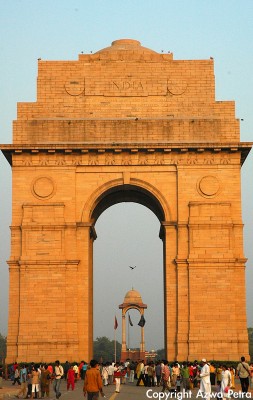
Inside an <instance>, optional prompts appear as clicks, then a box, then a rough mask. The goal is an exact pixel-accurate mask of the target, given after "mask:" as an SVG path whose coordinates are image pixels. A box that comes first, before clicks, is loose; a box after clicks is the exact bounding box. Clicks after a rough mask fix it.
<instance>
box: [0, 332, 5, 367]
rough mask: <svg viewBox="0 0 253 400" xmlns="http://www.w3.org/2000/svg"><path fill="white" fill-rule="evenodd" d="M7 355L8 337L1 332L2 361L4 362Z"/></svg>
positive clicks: (0, 356)
mask: <svg viewBox="0 0 253 400" xmlns="http://www.w3.org/2000/svg"><path fill="white" fill-rule="evenodd" d="M5 357H6V337H5V336H3V335H2V334H1V333H0V363H1V364H2V363H3V361H4V359H5Z"/></svg>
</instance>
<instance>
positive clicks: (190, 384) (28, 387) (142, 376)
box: [0, 357, 253, 400]
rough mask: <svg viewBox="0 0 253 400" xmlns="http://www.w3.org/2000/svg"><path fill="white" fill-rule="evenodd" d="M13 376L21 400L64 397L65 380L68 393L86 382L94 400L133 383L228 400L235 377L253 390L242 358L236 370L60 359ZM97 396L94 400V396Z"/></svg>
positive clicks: (252, 369) (250, 370) (17, 368)
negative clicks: (106, 388) (107, 388)
mask: <svg viewBox="0 0 253 400" xmlns="http://www.w3.org/2000/svg"><path fill="white" fill-rule="evenodd" d="M9 374H10V377H11V380H12V385H15V384H16V383H17V384H18V385H19V386H20V390H19V392H18V393H17V395H16V397H17V398H21V397H23V398H25V399H28V398H31V399H33V398H44V397H49V396H50V388H51V387H52V389H53V391H54V392H55V395H56V398H57V399H59V398H60V396H61V392H60V387H61V382H62V380H63V379H64V380H65V381H66V385H67V390H74V389H75V383H76V382H77V380H84V386H83V392H84V395H86V394H87V395H88V400H90V399H93V397H94V394H95V395H98V394H99V392H100V393H101V395H102V396H104V393H103V386H109V385H114V384H115V392H116V393H119V392H120V387H121V384H125V383H129V384H136V386H141V385H142V386H145V387H155V386H157V387H161V391H162V392H165V391H166V390H169V391H174V392H175V393H176V392H181V391H189V390H191V389H193V388H199V390H200V391H201V392H203V393H205V394H206V396H205V398H207V399H208V398H209V395H210V393H211V391H212V386H213V387H215V388H216V390H219V392H220V393H221V397H222V398H224V399H225V398H227V397H228V395H227V393H228V391H230V390H232V389H235V377H238V378H239V379H240V383H241V391H242V392H243V393H247V392H248V389H249V386H250V388H253V363H251V364H250V365H249V364H248V363H246V362H245V358H244V357H241V361H240V362H239V363H238V365H237V366H236V367H234V366H229V367H228V366H227V365H215V364H214V363H212V362H210V363H208V362H207V360H206V359H202V360H201V362H198V361H194V362H192V363H190V362H183V363H178V362H174V363H172V364H170V363H169V362H168V361H167V360H162V361H156V362H154V361H149V362H144V360H139V361H138V362H134V361H131V360H127V361H126V362H124V363H119V362H116V363H114V362H106V363H99V362H97V361H96V360H91V361H90V363H89V365H88V364H87V363H86V362H85V361H81V362H80V363H78V364H77V363H69V362H68V361H66V362H65V363H64V365H63V366H62V365H61V364H60V362H59V360H57V361H55V363H54V364H45V363H42V364H34V363H31V364H29V365H25V364H20V365H19V364H17V363H14V364H13V365H12V366H11V367H10V369H9ZM2 376H3V368H2V366H1V365H0V388H1V385H2ZM92 396H93V397H92ZM94 398H95V397H94Z"/></svg>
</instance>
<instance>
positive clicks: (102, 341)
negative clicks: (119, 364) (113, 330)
mask: <svg viewBox="0 0 253 400" xmlns="http://www.w3.org/2000/svg"><path fill="white" fill-rule="evenodd" d="M93 354H94V358H95V359H96V360H97V361H99V362H100V361H102V362H106V361H110V362H111V361H114V359H115V354H114V340H110V339H108V338H107V337H105V336H103V337H97V338H96V340H95V341H94V342H93ZM116 354H117V361H118V360H119V359H120V356H121V344H120V343H119V342H116Z"/></svg>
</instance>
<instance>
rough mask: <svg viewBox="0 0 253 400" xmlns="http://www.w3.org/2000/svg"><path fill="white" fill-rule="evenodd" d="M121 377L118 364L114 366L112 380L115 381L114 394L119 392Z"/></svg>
mask: <svg viewBox="0 0 253 400" xmlns="http://www.w3.org/2000/svg"><path fill="white" fill-rule="evenodd" d="M121 377H122V373H121V368H120V366H119V364H118V363H116V364H115V366H114V379H115V383H116V388H115V392H116V393H119V392H120V379H121Z"/></svg>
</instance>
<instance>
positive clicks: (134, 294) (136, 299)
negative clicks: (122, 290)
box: [124, 289, 142, 304]
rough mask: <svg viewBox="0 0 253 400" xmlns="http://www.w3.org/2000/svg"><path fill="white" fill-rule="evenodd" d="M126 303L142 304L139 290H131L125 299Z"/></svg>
mask: <svg viewBox="0 0 253 400" xmlns="http://www.w3.org/2000/svg"><path fill="white" fill-rule="evenodd" d="M124 303H132V304H142V298H141V295H140V293H139V292H138V291H137V290H134V289H132V290H129V291H128V292H127V293H126V295H125V298H124Z"/></svg>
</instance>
